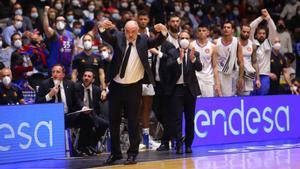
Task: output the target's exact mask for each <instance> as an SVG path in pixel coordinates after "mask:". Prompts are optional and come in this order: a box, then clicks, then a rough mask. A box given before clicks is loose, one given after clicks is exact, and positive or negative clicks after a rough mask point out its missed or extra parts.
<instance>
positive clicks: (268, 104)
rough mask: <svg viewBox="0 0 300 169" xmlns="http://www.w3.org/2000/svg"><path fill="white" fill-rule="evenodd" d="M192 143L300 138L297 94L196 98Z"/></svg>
mask: <svg viewBox="0 0 300 169" xmlns="http://www.w3.org/2000/svg"><path fill="white" fill-rule="evenodd" d="M194 122H195V139H194V143H193V146H201V145H211V144H226V143H239V142H251V141H266V140H275V139H292V138H300V96H296V95H280V96H279V95H278V96H253V97H223V98H198V99H197V103H196V110H195V121H194Z"/></svg>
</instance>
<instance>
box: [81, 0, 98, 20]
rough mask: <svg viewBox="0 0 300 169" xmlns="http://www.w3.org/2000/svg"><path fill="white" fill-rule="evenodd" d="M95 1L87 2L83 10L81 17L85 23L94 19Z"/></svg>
mask: <svg viewBox="0 0 300 169" xmlns="http://www.w3.org/2000/svg"><path fill="white" fill-rule="evenodd" d="M95 9H96V4H95V1H89V2H88V4H87V7H86V10H83V15H84V18H85V20H86V21H93V20H94V19H95Z"/></svg>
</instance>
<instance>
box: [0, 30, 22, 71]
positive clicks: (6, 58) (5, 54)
mask: <svg viewBox="0 0 300 169" xmlns="http://www.w3.org/2000/svg"><path fill="white" fill-rule="evenodd" d="M11 42H12V45H11V46H8V47H6V48H3V49H2V50H1V62H3V63H4V65H5V67H10V63H11V62H10V60H11V55H12V53H13V52H14V51H16V50H17V49H20V48H21V47H22V37H21V35H20V34H19V33H14V34H13V35H12V36H11ZM2 43H3V41H2ZM3 44H4V43H3Z"/></svg>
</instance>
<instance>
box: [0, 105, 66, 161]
mask: <svg viewBox="0 0 300 169" xmlns="http://www.w3.org/2000/svg"><path fill="white" fill-rule="evenodd" d="M64 139H65V137H64V111H63V104H35V105H16V106H0V164H3V163H9V162H18V161H29V160H40V159H50V158H62V157H65V140H64Z"/></svg>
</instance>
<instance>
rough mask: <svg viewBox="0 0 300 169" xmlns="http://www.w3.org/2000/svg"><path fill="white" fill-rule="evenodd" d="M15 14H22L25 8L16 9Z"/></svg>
mask: <svg viewBox="0 0 300 169" xmlns="http://www.w3.org/2000/svg"><path fill="white" fill-rule="evenodd" d="M15 14H16V15H22V14H23V10H22V9H17V10H16V11H15Z"/></svg>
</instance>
